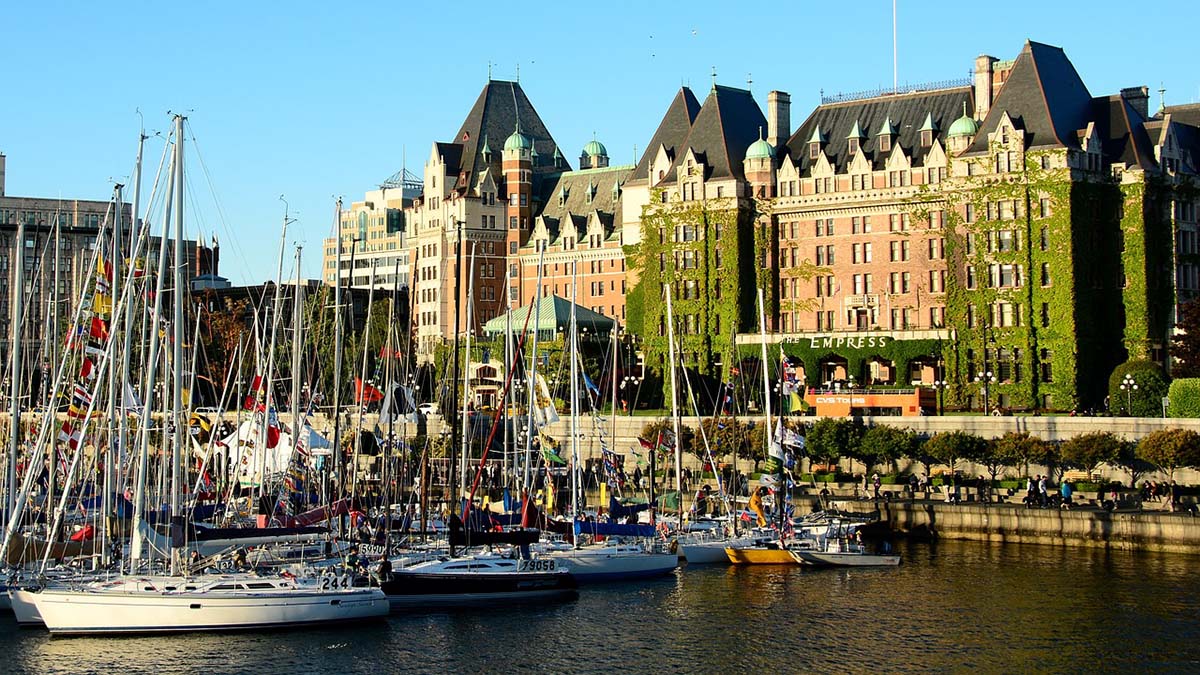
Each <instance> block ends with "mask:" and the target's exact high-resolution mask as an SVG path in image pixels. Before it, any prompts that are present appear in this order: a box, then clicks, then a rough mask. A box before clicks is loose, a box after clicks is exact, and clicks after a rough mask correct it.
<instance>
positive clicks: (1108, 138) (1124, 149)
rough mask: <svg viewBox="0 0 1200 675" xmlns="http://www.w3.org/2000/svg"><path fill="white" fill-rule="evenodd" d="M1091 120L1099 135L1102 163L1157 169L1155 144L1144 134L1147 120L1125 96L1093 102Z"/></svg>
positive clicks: (1117, 95) (1104, 98) (1107, 97)
mask: <svg viewBox="0 0 1200 675" xmlns="http://www.w3.org/2000/svg"><path fill="white" fill-rule="evenodd" d="M1092 117H1093V119H1094V120H1095V122H1096V126H1097V128H1098V129H1099V130H1100V132H1101V137H1100V142H1101V144H1102V146H1103V147H1102V150H1103V152H1104V160H1105V162H1108V163H1123V164H1125V165H1127V166H1130V167H1141V168H1143V169H1151V168H1154V167H1155V166H1156V165H1157V162H1156V161H1155V159H1154V144H1153V143H1151V142H1150V136H1149V135H1147V133H1146V127H1145V125H1146V119H1145V118H1144V117H1142V115H1141V113H1140V112H1138V111H1137V109H1136V108H1134V107H1133V106H1132V105H1130V103H1129V101H1128V100H1126V99H1125V97H1124V96H1121V95H1120V94H1114V95H1112V96H1105V97H1100V98H1097V99H1095V100H1094V101H1093V105H1092Z"/></svg>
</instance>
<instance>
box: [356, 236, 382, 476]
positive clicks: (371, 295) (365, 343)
mask: <svg viewBox="0 0 1200 675" xmlns="http://www.w3.org/2000/svg"><path fill="white" fill-rule="evenodd" d="M377 261H378V258H374V259H372V260H371V283H370V288H368V289H367V320H366V321H365V322H363V332H362V365H361V366H360V367H359V370H358V387H357V393H358V401H356V402H357V403H358V405H357V406H356V412H355V414H354V453H353V455H352V459H353V462H352V466H351V467H350V494H351V496H352V498H353V497H355V496H357V495H358V458H359V456H360V453H361V452H362V425H363V418H364V417H366V414H365V413H364V412H363V406H364V405H366V404H367V403H368V401H366V393H367V357H368V356H369V355H370V354H369V352H370V348H369V347H370V344H371V314H372V313H373V312H372V310H374V309H375V264H376V262H377Z"/></svg>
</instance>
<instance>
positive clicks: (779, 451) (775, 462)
mask: <svg viewBox="0 0 1200 675" xmlns="http://www.w3.org/2000/svg"><path fill="white" fill-rule="evenodd" d="M782 437H783V420H775V434H774V436H773V437H772V438H771V447H769V448H767V462H766V466H765V469H766V470H765V471H764V472H763V473H766V474H772V473H779V472H780V471H781V470H782V469H783V438H782Z"/></svg>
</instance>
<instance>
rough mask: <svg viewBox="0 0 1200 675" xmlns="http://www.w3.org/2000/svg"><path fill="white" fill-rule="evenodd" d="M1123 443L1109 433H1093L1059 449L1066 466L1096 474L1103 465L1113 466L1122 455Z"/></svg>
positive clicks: (1078, 437) (1075, 437)
mask: <svg viewBox="0 0 1200 675" xmlns="http://www.w3.org/2000/svg"><path fill="white" fill-rule="evenodd" d="M1123 443H1124V442H1123V441H1122V440H1121V439H1120V438H1118V437H1117V436H1116V435H1115V434H1113V433H1111V432H1108V431H1093V432H1091V433H1087V434H1079V435H1078V436H1074V437H1072V438H1071V439H1070V440H1068V441H1067V442H1066V443H1063V444H1062V447H1060V448H1059V456H1060V457H1061V459H1062V462H1063V463H1064V464H1067V465H1068V466H1073V467H1075V468H1077V469H1082V470H1084V471H1087V472H1088V473H1089V474H1090V473H1092V472H1094V471H1095V470H1096V468H1097V467H1099V466H1100V465H1101V464H1113V463H1115V462H1116V461H1117V457H1119V456H1120V454H1121V446H1122V445H1123Z"/></svg>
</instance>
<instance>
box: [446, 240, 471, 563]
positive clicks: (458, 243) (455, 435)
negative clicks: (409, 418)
mask: <svg viewBox="0 0 1200 675" xmlns="http://www.w3.org/2000/svg"><path fill="white" fill-rule="evenodd" d="M454 224H455V228H456V230H455V235H456V238H455V243H454V344H453V349H454V355H453V357H452V358H453V360H454V363H453V366H452V369H451V375H450V397H451V401H450V403H451V405H449V406H443V407H442V409H443V410H456V409H458V399H457V396H458V375H459V373H458V338H459V334H460V333H461V330H460V325H461V323H460V321H461V317H462V313H461V312H460V311H459V306H460V304H461V303H462V294H461V290H462V289H461V286H462V267H463V265H462V254H463V251H462V249H463V234H462V228H463V225H464V223H463V221H461V220H458V221H455V223H454ZM463 395H464V397H465V396H466V392H463ZM464 416H465V414H464ZM461 430H462V427H461V426H459V425H457V424H455V425H452V426H451V427H450V461H449V462H448V464H449V469H450V475H449V476H448V480H447V481H446V489H447V490H453V489H454V485H455V483H456V482H457V478H456V477H455V475H454V473H455V470H456V469H457V468H458V467H457V466H456V464H457V462H458V458H457V457H456V456H455V453H457V452H459V447H458V444H459V441H460V440H461V439H460V437H459V432H460V431H461ZM442 494H443V496H444V495H445V492H443V493H442ZM449 501H450V504H449V507H450V515H454V514H455V513H457V512H458V503H457V502H458V496H457V495H452V498H451V499H450V500H449ZM450 555H454V543H453V539H451V544H450Z"/></svg>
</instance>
